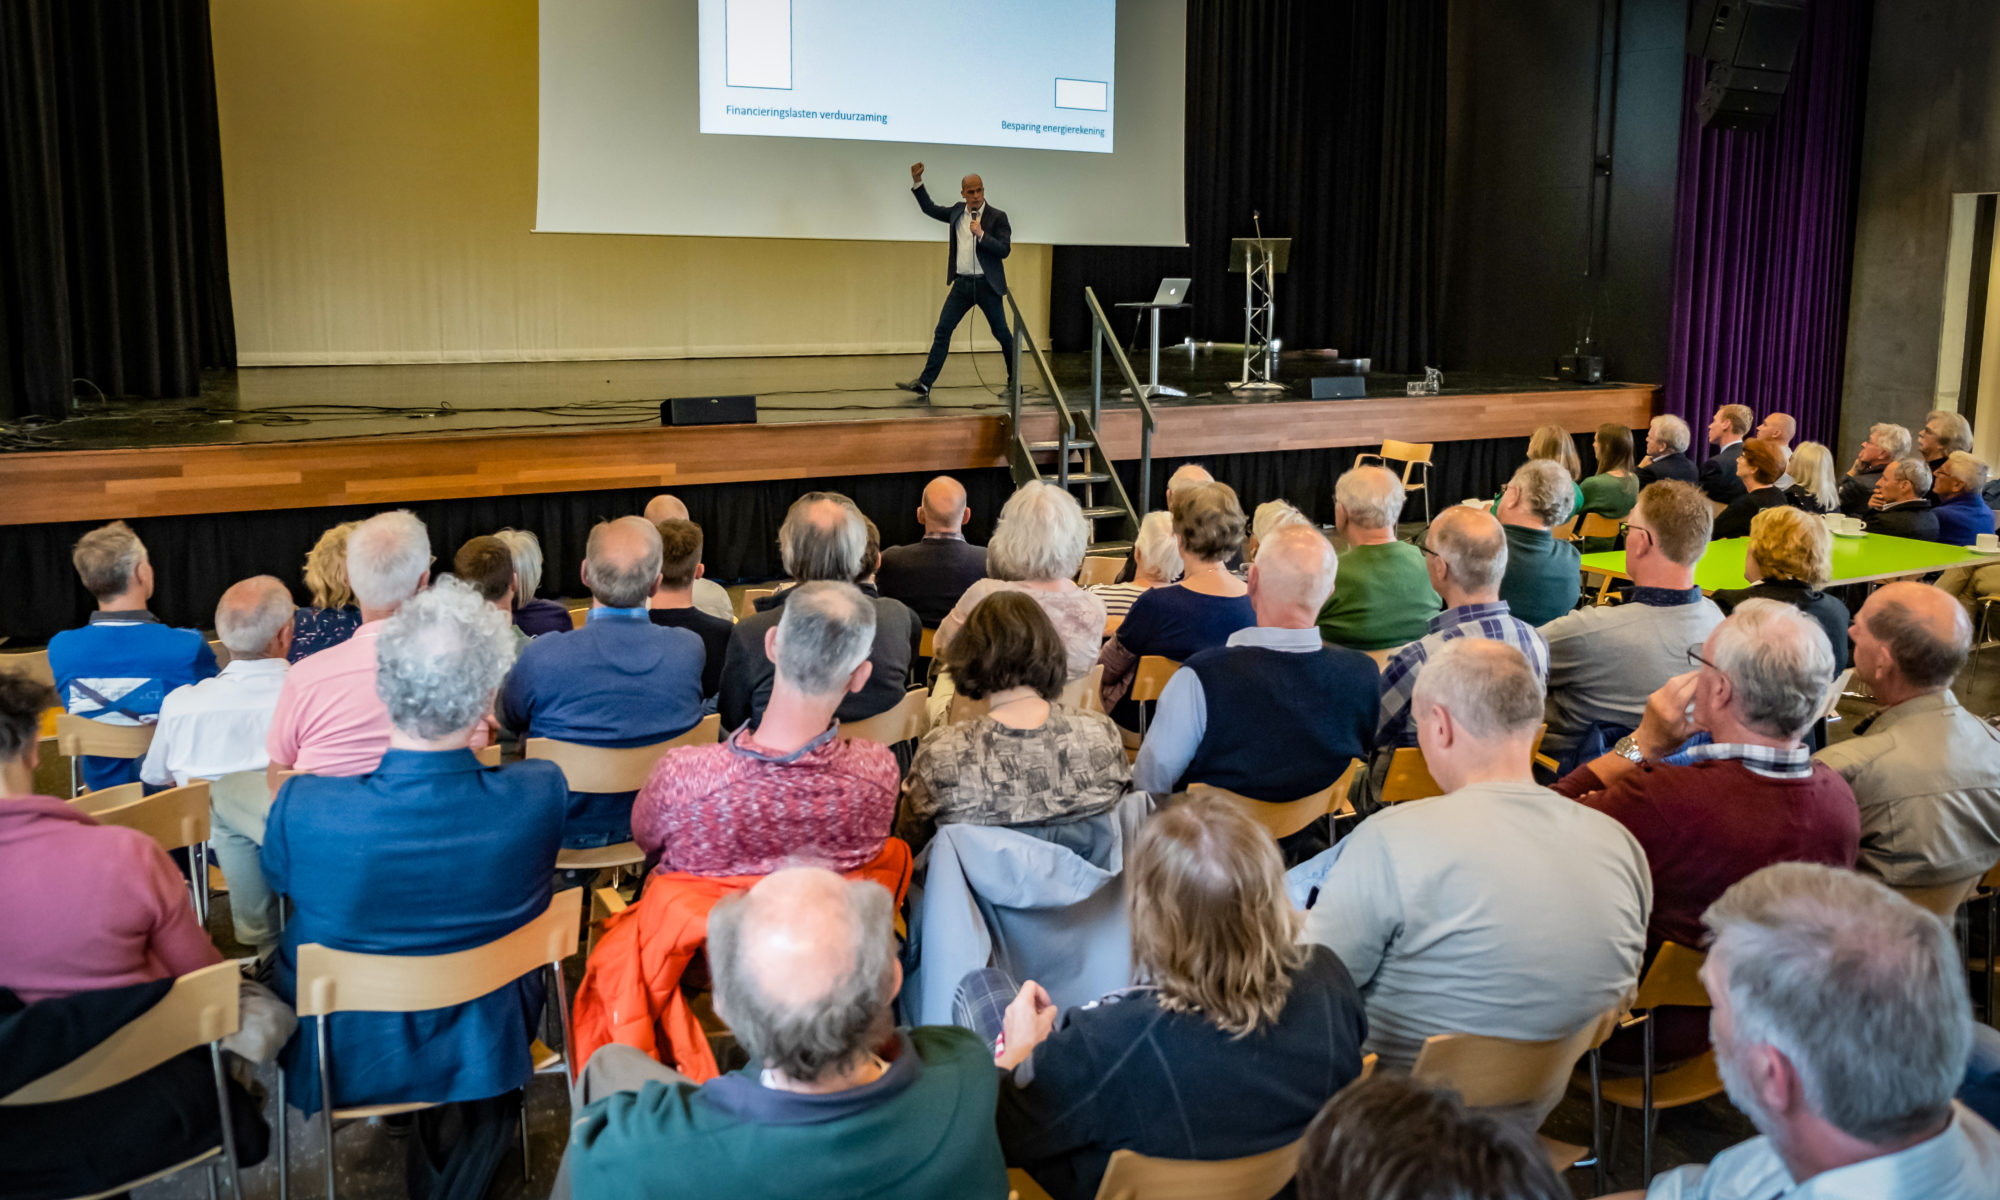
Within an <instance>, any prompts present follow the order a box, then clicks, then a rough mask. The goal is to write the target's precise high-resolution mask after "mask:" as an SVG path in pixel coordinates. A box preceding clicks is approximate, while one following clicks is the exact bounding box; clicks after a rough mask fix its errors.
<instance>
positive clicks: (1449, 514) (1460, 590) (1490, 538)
mask: <svg viewBox="0 0 2000 1200" xmlns="http://www.w3.org/2000/svg"><path fill="white" fill-rule="evenodd" d="M1424 548H1425V549H1426V550H1429V551H1430V552H1431V553H1430V557H1429V562H1430V563H1431V565H1432V572H1431V583H1432V584H1433V586H1435V587H1436V588H1437V590H1438V594H1439V595H1440V596H1443V597H1444V601H1445V606H1446V607H1448V608H1457V607H1459V606H1461V605H1465V604H1490V603H1492V602H1493V601H1495V600H1498V599H1499V598H1500V580H1501V579H1502V577H1504V576H1505V575H1506V574H1507V531H1506V530H1505V529H1504V528H1502V527H1501V525H1500V522H1499V520H1498V519H1496V518H1495V517H1494V516H1493V514H1492V513H1490V512H1488V511H1487V510H1486V509H1485V507H1484V506H1481V507H1479V508H1473V507H1470V506H1468V505H1463V504H1460V505H1456V506H1454V507H1451V508H1447V509H1445V510H1444V511H1443V512H1442V513H1439V514H1438V516H1437V518H1436V519H1435V520H1433V521H1432V522H1431V527H1430V530H1429V532H1427V533H1426V534H1425V535H1424Z"/></svg>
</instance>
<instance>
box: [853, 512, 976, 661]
mask: <svg viewBox="0 0 2000 1200" xmlns="http://www.w3.org/2000/svg"><path fill="white" fill-rule="evenodd" d="M971 515H972V510H971V509H970V508H967V507H966V506H965V487H964V485H962V484H960V483H959V482H958V480H956V479H953V478H952V477H951V476H949V475H940V476H938V477H937V478H936V479H933V480H931V481H930V483H929V484H927V485H925V487H924V502H923V503H922V504H920V505H918V506H917V521H918V523H919V524H921V525H922V526H923V527H924V540H923V541H921V542H913V543H911V544H910V545H908V546H891V547H889V548H888V549H887V550H884V551H883V552H882V565H881V566H879V567H877V568H875V590H876V591H878V592H880V593H881V594H882V595H884V596H887V597H889V598H890V599H892V600H901V601H902V602H903V603H905V604H907V605H909V606H910V607H911V609H913V610H915V612H916V614H917V617H918V618H919V619H920V620H922V621H923V623H924V625H925V627H926V628H930V629H936V628H937V627H938V622H940V621H942V620H944V618H945V614H947V613H949V612H950V611H951V610H952V606H953V605H956V604H957V603H958V598H959V597H960V596H963V595H964V594H965V589H967V588H969V587H971V586H972V585H973V584H974V583H977V582H978V581H979V580H981V579H984V578H986V549H985V547H983V546H973V545H969V544H967V542H966V540H965V519H966V518H967V517H969V516H971Z"/></svg>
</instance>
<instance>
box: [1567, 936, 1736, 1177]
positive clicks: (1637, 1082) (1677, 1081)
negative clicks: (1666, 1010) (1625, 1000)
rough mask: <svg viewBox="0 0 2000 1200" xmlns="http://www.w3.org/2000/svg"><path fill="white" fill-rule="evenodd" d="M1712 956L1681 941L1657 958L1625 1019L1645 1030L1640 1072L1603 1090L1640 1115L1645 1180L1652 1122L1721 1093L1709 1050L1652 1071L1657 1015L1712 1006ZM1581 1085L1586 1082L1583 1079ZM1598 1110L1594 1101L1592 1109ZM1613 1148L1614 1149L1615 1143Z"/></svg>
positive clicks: (1650, 1161) (1649, 1162)
mask: <svg viewBox="0 0 2000 1200" xmlns="http://www.w3.org/2000/svg"><path fill="white" fill-rule="evenodd" d="M1706 961H1708V956H1707V955H1705V954H1703V953H1702V952H1701V951H1699V950H1691V949H1689V948H1688V947H1686V946H1683V945H1681V944H1680V943H1678V942H1668V943H1666V944H1665V945H1663V946H1661V947H1660V952H1659V953H1658V954H1656V955H1654V956H1653V965H1652V966H1650V967H1647V968H1646V976H1645V978H1644V979H1642V980H1640V981H1639V993H1638V995H1637V996H1636V997H1635V998H1634V999H1633V1001H1632V1015H1631V1016H1629V1017H1627V1018H1625V1019H1624V1020H1623V1021H1621V1022H1620V1023H1619V1024H1620V1027H1621V1028H1631V1027H1632V1026H1635V1025H1637V1026H1643V1028H1644V1038H1643V1041H1644V1046H1645V1050H1644V1057H1643V1058H1642V1060H1641V1061H1642V1063H1643V1066H1642V1068H1641V1072H1640V1074H1638V1075H1636V1076H1624V1077H1620V1078H1616V1079H1606V1080H1604V1081H1603V1082H1602V1085H1601V1086H1600V1087H1599V1088H1598V1094H1600V1095H1601V1096H1602V1098H1603V1099H1605V1100H1608V1101H1610V1102H1611V1103H1612V1104H1615V1105H1617V1106H1618V1107H1619V1108H1621V1109H1626V1108H1629V1109H1632V1110H1634V1111H1636V1112H1638V1113H1639V1116H1640V1124H1641V1127H1642V1133H1643V1135H1644V1141H1643V1143H1642V1147H1641V1151H1640V1169H1641V1170H1642V1171H1643V1173H1644V1174H1643V1177H1642V1182H1650V1181H1651V1180H1652V1178H1653V1119H1654V1114H1655V1113H1657V1112H1658V1111H1659V1110H1660V1109H1663V1108H1679V1107H1681V1106H1683V1105H1687V1104H1697V1103H1699V1102H1701V1101H1703V1100H1706V1099H1708V1098H1709V1097H1710V1096H1717V1095H1720V1094H1721V1093H1722V1078H1721V1076H1720V1075H1718V1074H1717V1073H1716V1068H1715V1051H1713V1050H1706V1051H1703V1052H1702V1053H1701V1055H1700V1056H1698V1057H1696V1058H1692V1059H1689V1060H1688V1061H1687V1062H1684V1063H1680V1064H1678V1065H1676V1066H1675V1067H1674V1068H1673V1069H1672V1070H1669V1071H1665V1072H1655V1071H1654V1069H1653V1020H1652V1016H1653V1011H1654V1010H1655V1009H1658V1008H1662V1007H1667V1006H1673V1007H1679V1008H1707V1007H1708V1006H1709V1000H1708V988H1707V987H1706V986H1704V985H1703V983H1702V982H1701V967H1702V964H1703V963H1704V962H1706ZM1576 1082H1579V1083H1580V1082H1582V1079H1581V1076H1579V1077H1578V1079H1577V1080H1576ZM1595 1107H1596V1105H1595V1103H1593V1104H1592V1108H1593V1109H1594V1108H1595ZM1613 1142H1614V1145H1613V1146H1612V1149H1613V1150H1614V1151H1615V1150H1616V1149H1617V1147H1616V1144H1615V1143H1616V1139H1615V1138H1614V1139H1613Z"/></svg>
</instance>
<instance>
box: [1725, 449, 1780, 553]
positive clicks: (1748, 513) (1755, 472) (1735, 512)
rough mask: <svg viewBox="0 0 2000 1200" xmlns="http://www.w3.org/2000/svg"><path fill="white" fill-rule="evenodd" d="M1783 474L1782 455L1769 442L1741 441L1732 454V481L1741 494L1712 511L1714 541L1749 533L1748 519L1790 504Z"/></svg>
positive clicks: (1743, 535) (1744, 535) (1748, 534)
mask: <svg viewBox="0 0 2000 1200" xmlns="http://www.w3.org/2000/svg"><path fill="white" fill-rule="evenodd" d="M1784 476H1785V455H1784V451H1782V450H1779V449H1778V448H1777V447H1775V446H1773V445H1772V444H1771V443H1769V442H1765V441H1759V440H1756V439H1754V438H1753V439H1752V440H1750V441H1747V442H1745V443H1743V450H1742V452H1741V453H1740V454H1738V455H1737V456H1736V480H1737V482H1738V483H1740V484H1742V485H1743V493H1742V494H1741V495H1739V496H1738V497H1736V499H1734V500H1732V501H1730V502H1729V506H1728V507H1727V508H1725V509H1723V510H1722V511H1721V512H1719V513H1717V514H1715V532H1714V534H1713V535H1712V536H1713V537H1715V538H1716V539H1717V540H1720V539H1722V538H1740V537H1749V536H1750V518H1752V517H1754V516H1756V515H1757V514H1758V513H1760V512H1763V511H1764V510H1765V509H1767V508H1779V507H1783V506H1784V505H1787V504H1790V503H1791V497H1789V496H1788V495H1786V493H1785V489H1784V487H1782V486H1780V482H1779V481H1780V480H1782V479H1783V478H1784Z"/></svg>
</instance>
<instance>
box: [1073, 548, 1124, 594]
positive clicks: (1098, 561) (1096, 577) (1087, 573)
mask: <svg viewBox="0 0 2000 1200" xmlns="http://www.w3.org/2000/svg"><path fill="white" fill-rule="evenodd" d="M1124 569H1125V560H1124V559H1122V558H1119V557H1118V556H1116V555H1112V554H1086V555H1084V558H1083V565H1082V566H1080V567H1078V568H1077V572H1076V583H1077V586H1078V587H1095V586H1097V585H1098V584H1100V583H1117V582H1118V573H1119V572H1120V571H1123V570H1124Z"/></svg>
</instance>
